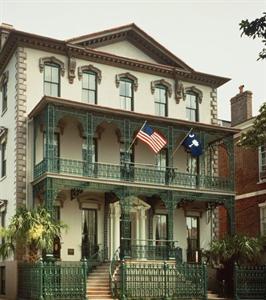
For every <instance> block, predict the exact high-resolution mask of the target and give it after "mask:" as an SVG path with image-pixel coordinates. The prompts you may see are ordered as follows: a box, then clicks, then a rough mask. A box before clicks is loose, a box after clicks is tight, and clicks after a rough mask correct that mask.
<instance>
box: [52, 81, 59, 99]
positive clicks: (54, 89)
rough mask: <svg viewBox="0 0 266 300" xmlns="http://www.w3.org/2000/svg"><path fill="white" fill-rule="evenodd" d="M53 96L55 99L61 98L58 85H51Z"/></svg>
mask: <svg viewBox="0 0 266 300" xmlns="http://www.w3.org/2000/svg"><path fill="white" fill-rule="evenodd" d="M51 96H55V97H57V96H59V95H58V85H57V84H51Z"/></svg>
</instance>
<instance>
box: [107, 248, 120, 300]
mask: <svg viewBox="0 0 266 300" xmlns="http://www.w3.org/2000/svg"><path fill="white" fill-rule="evenodd" d="M119 261H120V247H118V248H117V249H116V251H115V252H114V254H113V257H112V260H111V263H110V266H109V281H110V287H111V292H112V296H113V297H115V296H116V293H117V291H116V288H117V286H116V280H115V278H114V276H115V271H116V267H117V265H118V262H119Z"/></svg>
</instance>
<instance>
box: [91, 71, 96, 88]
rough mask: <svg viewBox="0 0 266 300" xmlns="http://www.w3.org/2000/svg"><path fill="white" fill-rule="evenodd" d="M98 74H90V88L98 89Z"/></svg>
mask: <svg viewBox="0 0 266 300" xmlns="http://www.w3.org/2000/svg"><path fill="white" fill-rule="evenodd" d="M95 79H96V76H95V74H89V89H90V90H96V84H95V83H96V80H95Z"/></svg>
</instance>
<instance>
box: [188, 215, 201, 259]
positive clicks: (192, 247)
mask: <svg viewBox="0 0 266 300" xmlns="http://www.w3.org/2000/svg"><path fill="white" fill-rule="evenodd" d="M186 223H187V261H188V262H198V261H199V257H198V254H199V253H198V251H199V217H186Z"/></svg>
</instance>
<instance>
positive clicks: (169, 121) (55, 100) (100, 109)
mask: <svg viewBox="0 0 266 300" xmlns="http://www.w3.org/2000/svg"><path fill="white" fill-rule="evenodd" d="M48 104H53V105H55V106H60V107H62V106H63V107H66V108H70V109H81V110H85V111H90V112H94V113H104V114H110V115H115V116H117V117H123V118H126V117H128V118H132V119H133V118H134V119H139V120H147V121H150V122H158V123H160V124H164V125H172V126H183V127H187V128H188V129H190V128H192V127H193V128H198V129H203V130H206V131H210V132H216V133H221V134H224V135H225V136H227V135H234V134H235V133H238V132H239V131H240V130H239V129H235V128H231V127H222V126H218V125H211V124H205V123H200V122H196V123H195V122H190V121H186V120H181V119H173V118H169V117H167V118H166V117H159V116H154V115H149V114H143V113H136V112H132V111H126V110H122V109H117V108H110V107H106V106H101V105H93V104H88V103H84V102H77V101H72V100H68V99H63V98H61V97H60V98H59V97H50V96H44V97H43V98H42V99H41V100H40V102H39V103H38V104H37V105H36V106H35V107H34V108H33V110H32V111H31V112H30V113H29V115H28V116H29V118H33V117H36V116H37V115H39V114H40V113H41V112H42V111H43V109H44V108H45V107H46V105H48Z"/></svg>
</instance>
